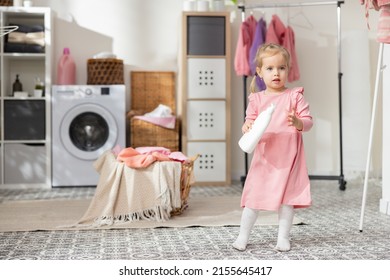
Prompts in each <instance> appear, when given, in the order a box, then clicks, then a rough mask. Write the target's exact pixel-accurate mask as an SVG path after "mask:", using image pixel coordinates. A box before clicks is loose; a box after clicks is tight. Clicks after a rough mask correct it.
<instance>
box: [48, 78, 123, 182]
mask: <svg viewBox="0 0 390 280" xmlns="http://www.w3.org/2000/svg"><path fill="white" fill-rule="evenodd" d="M125 94H126V90H125V86H124V85H72V86H53V90H52V106H51V109H52V186H53V187H77V186H96V185H97V183H98V180H99V174H98V172H97V171H96V170H95V169H94V167H93V162H94V161H95V160H96V159H97V158H98V157H99V156H100V155H102V154H103V153H104V152H105V151H107V150H110V149H112V148H114V147H115V146H117V145H119V147H121V148H124V147H125V145H126V112H125V111H126V108H125V104H126V95H125Z"/></svg>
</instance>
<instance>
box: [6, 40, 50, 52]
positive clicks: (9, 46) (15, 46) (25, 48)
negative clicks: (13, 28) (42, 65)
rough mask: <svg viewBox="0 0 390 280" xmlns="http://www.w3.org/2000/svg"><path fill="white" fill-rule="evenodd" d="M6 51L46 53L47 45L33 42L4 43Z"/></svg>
mask: <svg viewBox="0 0 390 280" xmlns="http://www.w3.org/2000/svg"><path fill="white" fill-rule="evenodd" d="M4 52H7V53H10V52H17V53H44V52H45V47H42V46H39V45H31V44H21V43H8V42H6V43H4Z"/></svg>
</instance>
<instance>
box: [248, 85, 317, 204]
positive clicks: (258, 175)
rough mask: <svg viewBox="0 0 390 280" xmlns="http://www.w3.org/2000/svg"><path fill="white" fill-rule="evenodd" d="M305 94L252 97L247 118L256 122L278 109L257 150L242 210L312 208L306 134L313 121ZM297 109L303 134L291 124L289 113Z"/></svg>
mask: <svg viewBox="0 0 390 280" xmlns="http://www.w3.org/2000/svg"><path fill="white" fill-rule="evenodd" d="M303 91H304V90H303V88H293V89H287V90H286V91H285V92H284V93H282V94H269V95H267V94H265V91H261V92H258V93H253V94H251V95H250V96H249V104H248V108H247V110H246V119H250V120H254V119H256V117H257V116H258V115H259V113H260V112H262V111H263V110H265V109H266V108H268V106H270V105H271V103H274V104H275V105H276V108H275V111H274V113H273V115H272V119H271V122H270V123H269V125H268V127H267V129H266V131H265V132H264V134H263V136H262V138H261V140H260V141H259V143H258V144H257V146H256V148H255V151H254V155H253V158H252V162H251V166H250V169H249V171H248V174H247V177H246V181H245V185H244V189H243V193H242V198H241V206H242V207H249V208H252V209H258V210H269V211H277V210H278V209H279V207H280V205H281V204H286V205H293V206H294V208H303V207H309V206H310V205H311V203H312V201H311V194H310V181H309V176H308V173H307V167H306V161H305V154H304V148H303V139H302V132H303V131H308V130H310V129H311V127H312V126H313V119H312V117H311V115H310V110H309V104H308V102H306V101H305V99H304V97H303ZM294 108H295V110H296V114H297V115H298V117H299V118H300V119H301V120H302V121H303V130H302V131H298V130H297V129H296V128H295V127H293V126H289V125H288V122H287V112H290V111H291V110H293V109H294Z"/></svg>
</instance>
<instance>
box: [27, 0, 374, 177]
mask: <svg viewBox="0 0 390 280" xmlns="http://www.w3.org/2000/svg"><path fill="white" fill-rule="evenodd" d="M316 1H317V0H316ZM259 2H260V1H254V0H247V1H246V4H253V3H259ZM261 2H262V3H264V2H267V3H276V2H280V3H286V2H294V1H283V0H279V1H261ZM295 2H303V1H295ZM308 2H313V1H308ZM34 5H35V6H49V7H51V8H52V9H53V11H54V52H55V54H54V55H55V57H54V61H55V62H56V61H58V58H59V56H60V55H61V52H62V49H63V48H64V47H69V48H70V49H71V53H72V54H73V56H74V57H75V58H76V61H77V73H78V74H77V83H79V84H83V83H86V79H87V73H86V66H87V62H86V61H87V59H88V58H91V57H92V56H93V55H94V54H96V53H99V52H102V51H112V52H114V53H115V54H116V55H117V56H118V58H121V59H123V60H124V63H125V83H126V85H127V86H128V87H127V91H128V96H129V72H130V71H131V70H135V69H137V70H169V71H176V72H178V76H179V75H180V73H179V70H180V65H179V58H180V43H181V10H182V0H165V1H159V0H111V1H103V0H82V1H80V0H66V1H64V0H50V1H49V0H34ZM228 9H230V10H232V11H236V15H235V20H234V21H233V22H232V25H231V26H232V38H233V40H232V43H231V44H232V50H233V54H234V52H235V47H236V42H237V38H238V31H239V27H240V24H241V14H240V11H239V10H238V9H236V8H235V7H232V6H229V7H228ZM263 12H264V13H265V18H266V19H267V21H268V20H269V19H270V18H271V16H272V14H277V15H278V16H279V17H280V18H281V19H282V20H283V22H284V23H285V24H286V25H287V24H290V25H291V26H292V27H293V29H294V31H295V41H296V50H297V55H298V61H299V67H300V71H301V79H300V81H299V82H295V83H294V84H293V85H291V86H295V85H302V86H304V87H305V95H306V98H307V99H308V100H309V102H310V104H311V110H312V114H313V116H314V118H315V126H314V127H313V129H312V131H310V132H308V133H307V134H305V147H306V157H307V160H308V167H309V172H310V174H313V175H339V172H340V165H339V132H338V131H339V125H338V123H339V121H338V116H339V115H338V59H337V40H336V38H337V24H336V22H337V21H336V20H337V17H336V6H335V5H334V6H333V5H332V6H321V7H314V6H313V7H303V8H302V7H301V8H271V9H264V10H263ZM253 13H254V15H255V16H256V17H257V18H258V17H259V16H260V15H261V14H262V13H261V11H254V12H253ZM300 13H301V14H300ZM299 14H300V15H299ZM341 18H342V43H343V45H344V46H343V48H342V56H341V57H342V64H341V66H342V68H341V72H342V73H343V80H342V81H343V83H342V84H343V124H344V130H343V138H344V144H343V147H344V174H345V175H346V177H347V179H348V178H354V177H357V176H360V175H361V174H363V173H364V169H365V161H366V153H367V142H368V131H369V118H370V108H371V105H370V102H371V91H372V90H371V88H373V83H374V79H375V75H374V74H375V67H376V66H375V64H376V56H377V43H376V42H375V30H376V22H377V13H376V12H374V11H371V13H370V22H371V30H370V31H369V30H368V29H367V26H366V21H365V17H364V9H363V7H362V6H360V4H359V1H356V0H347V1H345V4H343V5H341ZM306 20H307V22H306ZM309 25H312V26H313V27H312V28H310V27H309ZM54 68H55V67H54ZM344 70H345V71H344ZM55 74H56V70H55V69H54V73H53V75H55ZM54 77H55V76H54ZM54 80H55V79H54ZM248 83H249V81H248ZM231 87H232V108H231V111H232V127H231V129H232V143H233V145H232V178H233V179H239V178H240V176H242V175H244V171H245V170H244V155H243V154H242V152H241V151H240V149H239V148H238V146H237V145H236V144H235V143H237V141H238V139H239V137H240V136H241V132H240V131H241V129H240V128H241V124H242V121H243V118H244V107H243V106H244V105H243V98H244V97H243V92H242V91H243V81H242V77H238V76H236V74H235V72H234V70H233V67H232V83H231ZM177 88H178V89H179V88H180V87H179V81H178V87H177ZM179 96H180V92H179V90H178V100H179ZM130 102H131V100H130V98H128V104H127V106H128V107H129V104H130ZM377 127H379V128H380V127H381V120H378V125H377ZM380 136H381V130H380V129H377V131H376V136H375V139H376V140H375V144H374V146H375V147H374V151H373V164H372V166H373V174H376V175H378V176H379V175H380V174H381V140H380V139H381V137H380Z"/></svg>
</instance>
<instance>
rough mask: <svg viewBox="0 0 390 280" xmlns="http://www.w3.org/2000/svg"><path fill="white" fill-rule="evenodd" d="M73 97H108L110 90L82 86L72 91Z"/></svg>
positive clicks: (101, 87) (100, 87) (107, 88)
mask: <svg viewBox="0 0 390 280" xmlns="http://www.w3.org/2000/svg"><path fill="white" fill-rule="evenodd" d="M74 95H76V96H79V97H93V96H101V95H110V88H109V87H105V86H91V87H88V86H83V87H79V88H77V89H76V90H75V91H74Z"/></svg>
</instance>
